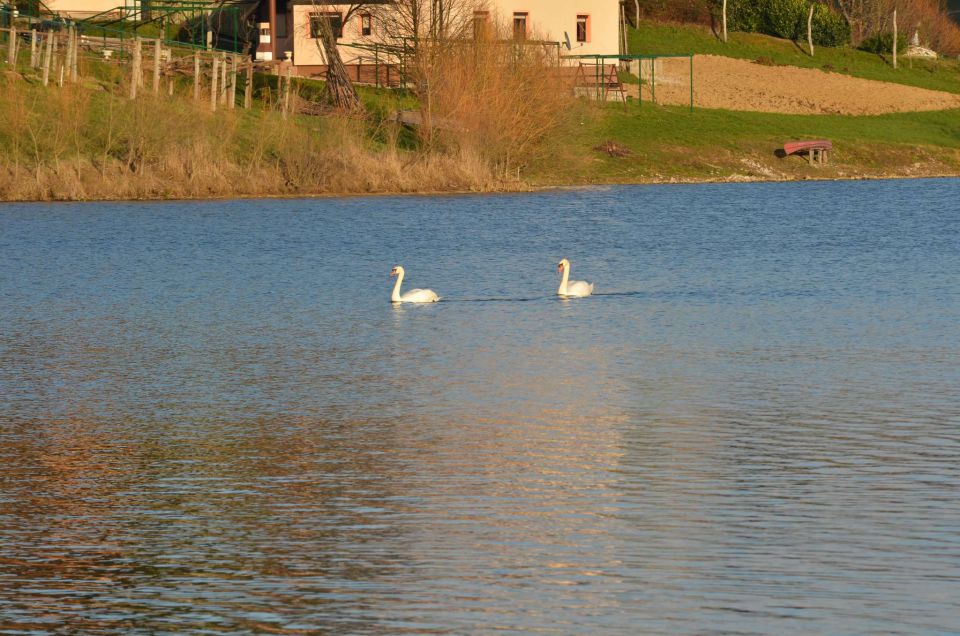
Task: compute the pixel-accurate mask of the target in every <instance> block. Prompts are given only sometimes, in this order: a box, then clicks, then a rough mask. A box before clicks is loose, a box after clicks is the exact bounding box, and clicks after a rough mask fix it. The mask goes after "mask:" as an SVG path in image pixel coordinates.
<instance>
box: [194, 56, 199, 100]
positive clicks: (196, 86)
mask: <svg viewBox="0 0 960 636" xmlns="http://www.w3.org/2000/svg"><path fill="white" fill-rule="evenodd" d="M193 101H195V102H199V101H200V53H199V52H197V51H194V52H193Z"/></svg>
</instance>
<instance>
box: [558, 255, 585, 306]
mask: <svg viewBox="0 0 960 636" xmlns="http://www.w3.org/2000/svg"><path fill="white" fill-rule="evenodd" d="M557 272H559V273H561V274H563V278H562V279H561V280H560V289H558V290H557V295H558V296H569V297H574V296H589V295H590V294H592V293H593V283H588V282H587V281H584V280H571V281H568V280H567V279H568V278H570V261H568V260H567V259H565V258H564V259H562V260H561V261H560V264H559V265H557Z"/></svg>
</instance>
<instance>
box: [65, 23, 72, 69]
mask: <svg viewBox="0 0 960 636" xmlns="http://www.w3.org/2000/svg"><path fill="white" fill-rule="evenodd" d="M71 55H73V28H71V27H69V26H68V27H67V50H66V51H64V52H63V64H64V65H65V66H66V67H67V68H68V69H69V68H70V64H71V62H72V60H71V58H70V56H71Z"/></svg>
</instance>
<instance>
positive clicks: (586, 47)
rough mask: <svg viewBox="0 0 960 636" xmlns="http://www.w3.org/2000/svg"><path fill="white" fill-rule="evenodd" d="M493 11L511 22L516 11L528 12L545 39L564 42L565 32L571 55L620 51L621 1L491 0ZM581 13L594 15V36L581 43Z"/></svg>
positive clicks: (535, 33)
mask: <svg viewBox="0 0 960 636" xmlns="http://www.w3.org/2000/svg"><path fill="white" fill-rule="evenodd" d="M488 1H489V2H490V7H491V10H492V11H496V12H497V13H499V15H500V18H501V19H502V20H504V21H506V22H507V24H508V25H510V24H512V23H513V14H514V13H515V12H526V13H528V14H529V16H528V24H529V28H531V29H532V30H533V32H534V35H535V36H536V37H538V38H540V39H543V40H555V41H558V42H563V41H564V36H563V34H564V32H566V33H568V34H569V35H570V42H571V44H572V45H573V49H572V50H571V51H567V50H566V48H564V49H563V53H564V54H567V53H569V54H570V55H586V54H602V55H617V54H618V53H619V52H620V41H619V38H620V2H619V0H488ZM577 15H588V16H590V38H589V40H590V41H589V42H586V43H585V44H583V45H582V46H581V45H580V44H578V43H577V41H576V40H577Z"/></svg>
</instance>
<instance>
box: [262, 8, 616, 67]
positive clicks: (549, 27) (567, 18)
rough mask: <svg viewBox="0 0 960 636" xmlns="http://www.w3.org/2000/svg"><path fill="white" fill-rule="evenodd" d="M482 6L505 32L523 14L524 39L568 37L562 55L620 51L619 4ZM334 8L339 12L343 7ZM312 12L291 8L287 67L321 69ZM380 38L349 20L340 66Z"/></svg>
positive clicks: (614, 53) (375, 30) (321, 59)
mask: <svg viewBox="0 0 960 636" xmlns="http://www.w3.org/2000/svg"><path fill="white" fill-rule="evenodd" d="M486 1H487V4H488V8H489V9H490V12H491V15H492V16H496V17H497V19H499V20H500V21H501V22H502V23H503V25H504V26H505V27H507V28H508V29H509V28H510V27H511V25H512V24H513V14H514V12H526V13H527V14H528V18H527V21H528V30H529V37H531V38H537V39H541V40H551V41H557V42H563V41H564V32H566V33H567V34H569V36H570V41H571V44H572V46H573V48H572V50H570V51H567V49H566V47H562V48H561V53H562V54H569V55H586V54H603V55H617V54H618V53H619V52H620V2H619V0H486ZM337 8H340V9H341V10H343V11H345V9H346V6H342V7H337ZM316 11H317V9H316V8H315V7H314V6H313V5H294V6H293V29H292V30H293V33H288V34H287V35H288V38H291V39H292V41H293V62H294V64H296V65H297V66H312V65H322V64H325V61H324V59H323V54H322V53H321V52H320V51H319V49H318V47H317V42H316V40H313V39H311V38H310V22H309V14H310V13H313V12H316ZM578 15H587V16H590V18H589V22H590V27H589V38H588V41H587V42H585V43H583V44H580V43H578V42H577V41H576V40H577V16H578ZM508 33H509V31H508ZM381 35H382V34H381V33H379V32H378V27H377V22H376V20H374V23H373V35H372V36H371V37H366V38H364V37H362V36H361V35H360V18H359V17H354V18H352V19H351V20H350V21H349V22H348V23H347V24H346V25H344V33H343V37H342V38H341V39H340V40H339V43H340V55H341V57H342V58H343V61H344V63H346V64H351V63H353V60H354V59H355V58H356V57H357V56H370V55H371V54H370V53H368V52H365V51H362V50H359V49H354V48H350V47H349V46H348V45H349V44H350V43H351V42H357V41H360V42H366V43H370V44H372V43H373V42H375V41H377V40H378V39H379V37H380V36H381ZM278 57H279V58H280V59H282V58H283V51H280V53H279V55H278Z"/></svg>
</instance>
